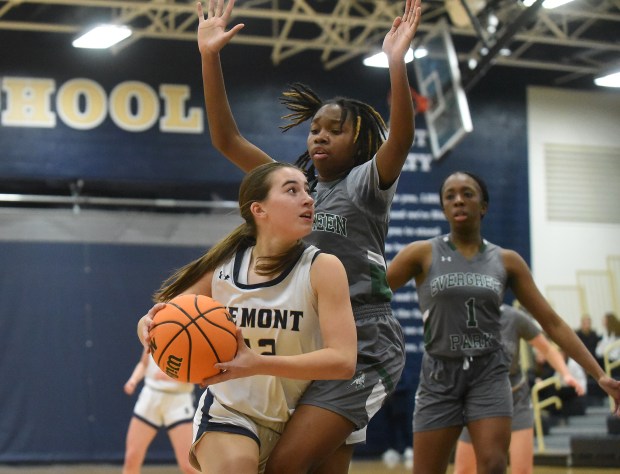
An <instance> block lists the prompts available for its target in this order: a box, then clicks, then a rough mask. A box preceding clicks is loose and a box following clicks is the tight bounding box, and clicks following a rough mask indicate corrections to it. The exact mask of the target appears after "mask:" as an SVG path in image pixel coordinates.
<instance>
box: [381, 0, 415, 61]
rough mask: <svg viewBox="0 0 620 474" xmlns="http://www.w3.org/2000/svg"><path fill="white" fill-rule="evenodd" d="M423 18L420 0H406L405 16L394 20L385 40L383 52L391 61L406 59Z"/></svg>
mask: <svg viewBox="0 0 620 474" xmlns="http://www.w3.org/2000/svg"><path fill="white" fill-rule="evenodd" d="M421 16H422V7H421V6H420V0H406V2H405V11H404V13H403V16H402V17H400V16H399V17H396V18H395V19H394V23H392V28H391V29H390V31H388V33H387V35H385V39H384V40H383V52H384V53H385V54H386V55H387V56H388V59H389V60H395V61H402V60H403V59H404V57H405V54H406V53H407V50H408V49H409V48H410V47H411V42H412V41H413V38H414V37H415V34H416V31H417V30H418V25H419V24H420V17H421Z"/></svg>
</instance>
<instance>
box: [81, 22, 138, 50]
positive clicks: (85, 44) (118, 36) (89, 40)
mask: <svg viewBox="0 0 620 474" xmlns="http://www.w3.org/2000/svg"><path fill="white" fill-rule="evenodd" d="M129 36H131V30H130V29H129V28H128V27H127V26H123V25H98V26H95V27H94V28H93V29H92V30H90V31H87V32H86V33H84V34H83V35H82V36H80V37H79V38H77V39H75V40H74V41H73V46H74V47H75V48H90V49H106V48H109V47H111V46H114V45H115V44H116V43H118V42H120V41H123V40H124V39H125V38H128V37H129Z"/></svg>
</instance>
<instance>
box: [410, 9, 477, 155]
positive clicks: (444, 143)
mask: <svg viewBox="0 0 620 474" xmlns="http://www.w3.org/2000/svg"><path fill="white" fill-rule="evenodd" d="M420 47H424V48H426V50H427V51H428V54H427V55H426V56H424V57H422V58H416V59H414V61H413V65H414V70H415V74H416V79H417V81H418V88H419V90H420V93H421V94H422V95H423V96H424V97H426V98H427V99H428V102H429V106H428V109H427V110H426V112H425V113H424V116H425V118H426V126H427V128H428V134H429V137H430V143H431V152H432V154H433V157H434V158H435V159H436V160H438V159H440V158H442V157H443V156H444V155H445V154H446V152H448V151H450V150H451V149H452V148H454V147H455V146H456V144H457V143H458V142H459V141H460V140H461V139H462V138H463V137H464V136H465V135H466V134H467V133H469V132H471V131H472V130H473V125H472V121H471V116H470V114H469V105H468V103H467V97H466V95H465V91H464V89H463V87H462V85H461V73H460V70H459V65H458V58H457V56H456V51H455V49H454V44H453V43H452V38H451V37H450V33H449V31H448V25H447V23H446V22H445V21H440V22H438V23H437V24H436V25H435V26H434V27H433V29H432V30H431V31H429V32H428V34H427V35H426V36H425V37H424V38H423V39H422V41H421V42H420V43H419V44H417V45H416V48H420Z"/></svg>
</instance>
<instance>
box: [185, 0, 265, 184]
mask: <svg viewBox="0 0 620 474" xmlns="http://www.w3.org/2000/svg"><path fill="white" fill-rule="evenodd" d="M208 2H209V8H208V12H207V18H206V19H205V16H204V13H203V10H202V4H201V3H198V4H197V6H196V10H197V12H198V49H199V51H200V57H201V61H202V81H203V87H204V96H205V105H206V109H207V121H208V123H209V133H210V134H211V141H212V142H213V146H214V147H215V148H216V149H217V150H218V151H219V152H221V153H222V154H223V155H224V156H225V157H226V158H228V159H229V160H230V161H231V162H233V163H234V164H235V165H237V166H238V167H239V168H241V169H242V170H243V171H245V172H248V171H251V170H252V169H254V168H256V167H257V166H259V165H261V164H263V163H268V162H270V161H273V160H272V159H271V157H269V155H267V154H266V153H265V152H263V151H262V150H261V149H260V148H258V147H256V146H255V145H254V144H252V143H251V142H249V141H248V140H246V139H245V137H243V135H241V132H239V129H238V128H237V124H236V123H235V119H234V117H233V114H232V111H231V110H230V104H229V103H228V97H227V96H226V88H225V86H224V76H223V74H222V65H221V63H220V51H221V50H222V48H224V46H226V45H227V44H228V43H229V42H230V41H231V40H232V38H233V37H234V36H235V35H236V34H237V33H238V32H239V31H240V30H241V29H242V28H243V27H244V26H245V25H243V24H242V23H240V24H238V25H235V26H233V27H232V28H231V29H230V30H229V31H226V25H227V24H228V21H229V20H230V15H231V12H232V9H233V6H234V4H235V1H234V0H230V1H229V2H228V4H227V5H226V8H224V0H208Z"/></svg>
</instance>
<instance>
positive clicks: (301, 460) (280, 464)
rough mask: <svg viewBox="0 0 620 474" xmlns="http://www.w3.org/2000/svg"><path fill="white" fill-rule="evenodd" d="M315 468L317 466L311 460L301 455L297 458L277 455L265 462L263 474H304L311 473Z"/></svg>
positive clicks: (271, 456)
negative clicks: (284, 473)
mask: <svg viewBox="0 0 620 474" xmlns="http://www.w3.org/2000/svg"><path fill="white" fill-rule="evenodd" d="M291 458H293V459H291ZM317 467H318V465H316V463H314V462H313V461H312V459H307V458H306V456H303V455H302V454H301V453H300V454H299V456H290V457H285V456H278V455H277V454H276V455H275V456H274V455H273V454H272V455H270V456H269V460H268V461H267V466H266V468H265V474H282V473H283V472H286V473H287V474H296V473H300V474H305V473H308V472H313V471H314V470H315V469H316V468H317Z"/></svg>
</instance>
